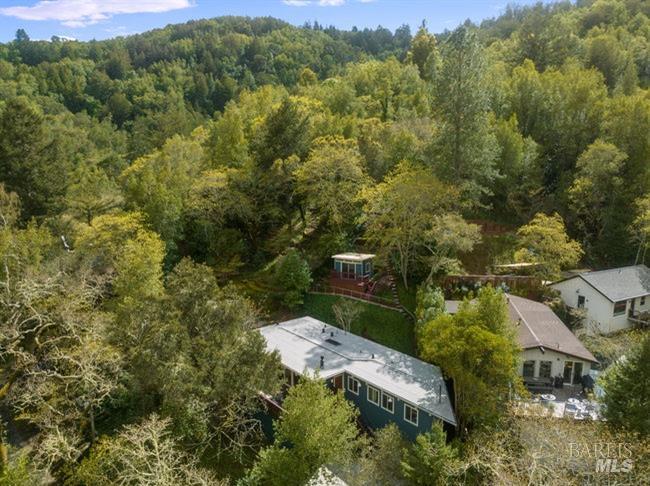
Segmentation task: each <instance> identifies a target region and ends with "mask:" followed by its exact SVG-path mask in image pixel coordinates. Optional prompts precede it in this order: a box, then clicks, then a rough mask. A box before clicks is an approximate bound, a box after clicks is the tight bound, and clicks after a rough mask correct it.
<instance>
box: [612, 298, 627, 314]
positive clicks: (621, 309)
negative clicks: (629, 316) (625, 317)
mask: <svg viewBox="0 0 650 486" xmlns="http://www.w3.org/2000/svg"><path fill="white" fill-rule="evenodd" d="M626 308H627V300H622V301H620V302H616V303H615V304H614V315H615V316H620V315H621V314H625V309H626Z"/></svg>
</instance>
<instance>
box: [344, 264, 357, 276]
mask: <svg viewBox="0 0 650 486" xmlns="http://www.w3.org/2000/svg"><path fill="white" fill-rule="evenodd" d="M341 273H342V275H341V276H342V277H343V278H354V276H355V275H356V265H355V264H354V263H348V262H343V263H341Z"/></svg>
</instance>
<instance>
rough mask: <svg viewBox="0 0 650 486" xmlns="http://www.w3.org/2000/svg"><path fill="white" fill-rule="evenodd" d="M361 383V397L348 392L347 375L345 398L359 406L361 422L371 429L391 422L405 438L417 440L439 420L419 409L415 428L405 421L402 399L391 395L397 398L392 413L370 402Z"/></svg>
mask: <svg viewBox="0 0 650 486" xmlns="http://www.w3.org/2000/svg"><path fill="white" fill-rule="evenodd" d="M359 382H360V383H361V387H360V388H359V395H355V394H354V393H352V392H351V391H349V390H348V375H347V373H346V375H345V380H344V387H345V398H347V399H348V400H350V401H351V402H353V403H354V404H355V405H356V406H357V408H358V409H359V412H360V414H361V420H362V421H363V423H364V424H366V425H367V426H368V427H370V428H371V429H380V428H382V427H385V426H386V425H388V424H389V423H391V422H395V424H397V426H398V427H399V429H400V430H401V431H402V433H403V434H404V436H405V437H407V438H408V439H410V440H415V438H416V437H417V435H418V434H421V433H424V432H428V431H430V430H431V427H432V426H433V421H434V420H438V419H436V418H435V417H433V416H432V415H430V414H428V413H427V412H425V411H423V410H422V409H418V425H417V426H415V425H413V424H411V423H410V422H407V421H406V420H404V402H403V401H402V400H401V399H400V397H397V396H395V395H391V396H393V397H394V398H395V412H394V413H390V412H388V411H387V410H384V409H383V408H381V406H380V405H375V404H374V403H372V402H369V401H368V390H367V385H366V383H364V382H363V381H362V380H359ZM380 404H381V401H380Z"/></svg>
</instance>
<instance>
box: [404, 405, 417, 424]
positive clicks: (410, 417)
mask: <svg viewBox="0 0 650 486" xmlns="http://www.w3.org/2000/svg"><path fill="white" fill-rule="evenodd" d="M404 420H406V421H407V422H408V423H410V424H413V425H417V424H418V409H417V408H415V407H411V406H410V405H409V404H408V403H405V404H404Z"/></svg>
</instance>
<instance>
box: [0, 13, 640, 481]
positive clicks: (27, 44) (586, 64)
mask: <svg viewBox="0 0 650 486" xmlns="http://www.w3.org/2000/svg"><path fill="white" fill-rule="evenodd" d="M649 15H650V4H648V2H644V1H642V0H597V1H590V0H582V1H578V2H577V5H572V4H571V3H569V2H563V3H558V4H554V5H548V6H542V5H538V6H534V7H529V8H519V7H511V8H508V9H507V11H506V13H505V14H504V15H502V16H501V17H499V18H496V19H493V20H489V21H485V22H483V23H482V24H481V25H472V24H470V23H466V24H465V25H462V26H459V27H458V28H457V29H455V30H453V31H451V32H445V33H441V34H439V35H434V34H433V33H430V32H428V30H427V28H426V26H422V27H421V28H420V29H419V30H418V31H417V32H415V33H411V31H410V29H409V28H408V27H406V26H405V27H402V28H400V29H398V30H397V31H395V32H391V31H389V30H387V29H383V28H377V29H375V30H356V29H355V30H352V31H342V30H338V29H335V28H329V27H324V26H321V25H318V24H316V23H315V24H313V25H308V26H304V27H295V26H291V25H289V24H287V23H285V22H283V21H280V20H276V19H272V18H257V19H250V18H234V17H224V18H218V19H212V20H202V21H195V22H189V23H187V24H183V25H172V26H168V27H165V28H164V29H159V30H155V31H151V32H146V33H143V34H139V35H134V36H129V37H125V38H117V39H113V40H108V41H92V42H77V41H65V40H62V39H57V38H54V39H52V41H51V42H45V41H31V40H30V39H29V36H28V33H26V32H24V31H22V30H21V31H18V32H17V34H16V39H15V40H14V41H13V42H10V43H6V44H0V262H1V263H2V265H1V270H0V284H1V287H2V291H1V292H2V293H1V297H0V322H1V323H0V326H2V327H0V376H1V378H2V380H1V381H0V398H1V399H2V400H3V411H4V412H3V416H4V417H6V419H7V421H8V422H9V424H8V426H7V430H8V431H9V442H11V443H14V444H24V443H26V441H28V440H29V441H32V442H31V443H36V444H37V445H38V446H37V447H34V448H33V449H30V451H29V452H28V453H27V452H26V453H25V454H24V455H23V456H21V459H20V460H19V461H18V465H15V464H14V466H12V467H15V468H16V470H15V472H14V473H12V474H15V475H16V477H17V478H18V477H19V476H20V477H23V478H26V479H24V480H25V482H24V483H18V482H16V483H9V484H33V483H34V482H36V481H37V480H36V479H34V478H36V477H37V476H34V475H38V478H39V480H40V479H41V478H42V477H43V476H41V475H42V474H45V477H46V479H52V478H55V479H56V480H58V481H61V482H62V481H68V483H66V484H118V483H117V482H112V481H113V480H115V478H116V477H120V475H122V474H126V473H125V471H127V470H128V467H129V466H128V465H129V464H133V461H135V460H136V459H134V457H135V455H136V453H137V451H138V450H141V449H142V448H143V446H142V444H140V443H138V441H140V440H145V439H143V437H144V438H146V437H149V438H150V440H151V441H153V442H155V443H160V447H161V449H162V450H163V451H164V453H163V455H165V458H164V460H161V458H160V455H157V456H156V457H153V455H152V456H151V457H149V456H148V457H138V458H137V461H141V463H139V464H141V465H142V468H143V469H142V470H147V471H148V472H151V473H152V474H153V472H154V471H160V470H164V471H166V473H167V474H169V476H168V477H166V478H164V480H165V481H167V482H164V481H162V480H161V481H162V482H159V483H148V484H215V483H216V481H217V480H216V479H214V478H215V477H217V478H226V477H227V476H231V475H232V476H233V477H238V476H241V475H242V471H241V470H238V468H241V464H249V463H250V461H248V462H247V459H246V452H242V451H248V450H249V447H253V448H255V447H257V445H258V443H257V442H256V437H257V436H256V434H255V432H256V431H257V429H256V427H255V426H253V425H251V423H252V422H253V420H252V418H251V417H252V416H253V415H252V414H253V413H254V412H255V410H256V407H257V406H258V405H257V401H256V396H257V392H258V391H259V390H265V391H268V392H269V393H271V392H273V391H277V390H278V389H279V386H280V385H279V376H278V369H279V362H278V358H277V356H276V355H274V354H268V353H266V352H265V351H264V343H263V342H262V340H261V337H260V336H259V335H257V334H256V333H250V332H249V330H250V329H252V328H254V327H256V326H257V325H258V323H259V321H260V320H261V319H263V318H264V317H265V316H266V315H268V312H269V309H267V308H264V302H263V301H257V300H255V301H253V300H250V299H249V298H248V297H246V296H244V291H243V290H242V289H249V290H250V288H251V287H255V286H256V285H267V284H268V279H267V276H268V274H269V273H272V272H273V271H275V270H273V268H274V267H273V266H274V265H276V263H277V262H278V261H284V262H287V261H290V258H291V257H289V256H287V255H294V253H292V251H293V250H291V251H290V249H297V251H298V252H300V254H301V255H303V256H304V259H305V260H306V261H307V263H308V264H309V266H310V267H311V269H312V270H313V269H317V268H318V267H320V266H322V265H323V263H324V262H326V261H327V258H328V257H329V256H330V255H332V254H334V253H335V252H338V251H344V250H349V249H351V248H356V247H360V246H363V247H364V248H368V249H369V250H373V251H374V252H376V253H378V255H379V259H380V262H381V263H382V264H383V265H385V266H390V267H392V268H393V269H394V271H395V272H396V273H398V274H400V275H401V277H402V279H403V283H404V286H405V287H408V286H409V285H410V284H411V283H412V282H416V283H417V282H420V281H422V280H425V279H426V280H427V281H430V280H431V278H432V277H435V276H441V275H444V274H446V273H448V272H452V271H460V270H461V269H460V262H459V259H458V255H459V254H461V253H467V252H469V251H471V250H472V248H473V247H474V245H475V244H476V243H477V242H478V239H479V236H478V232H477V231H478V230H477V228H476V227H475V226H474V225H473V224H470V223H468V221H469V220H475V219H481V220H488V221H490V222H494V223H502V224H506V225H509V226H510V227H512V228H514V229H516V228H518V227H522V229H521V230H520V233H519V237H520V239H519V246H520V247H519V248H518V251H516V252H513V253H512V255H510V256H511V257H512V260H513V261H522V262H531V261H533V262H536V263H544V267H543V268H544V274H543V275H542V276H544V277H546V278H549V279H550V278H556V277H558V276H559V272H560V270H561V269H564V268H568V267H575V266H577V265H578V264H583V265H590V266H601V267H605V266H615V265H623V264H631V263H634V261H635V259H638V258H639V255H643V254H644V252H645V248H646V247H647V245H648V241H649V240H650V238H648V235H650V90H649V89H650V18H649ZM540 213H543V214H540ZM555 213H557V215H555ZM531 235H532V236H531ZM540 235H541V236H540ZM547 235H551V236H552V238H551V239H555V237H556V236H558V235H560V237H561V239H562V241H563V242H564V246H563V247H562V248H560V250H559V251H560V253H559V254H558V255H556V254H554V253H553V251H554V250H556V249H555V248H552V249H549V248H547V247H545V246H544V241H545V240H544V237H545V236H547ZM540 241H542V242H541V243H540ZM283 256H284V259H282V257H283ZM296 258H297V259H298V260H300V258H298V257H297V256H296ZM303 263H304V262H302V260H300V261H298V262H297V263H295V265H296V266H294V267H292V270H291V275H294V274H296V273H300V272H301V271H302V270H301V268H302V267H301V266H300V265H301V264H303ZM276 266H277V265H276ZM270 269H271V270H270ZM296 269H297V270H296ZM306 273H307V276H306V277H305V278H304V279H303V280H304V282H303V284H301V285H302V286H303V287H304V283H305V282H306V285H309V282H310V279H309V276H308V274H309V269H307V270H306ZM229 282H230V283H229ZM232 282H234V283H232ZM260 282H262V283H260ZM287 285H288V286H289V287H290V286H291V285H294V283H293V282H289V283H288V284H287ZM296 285H298V284H296ZM303 290H304V289H303ZM253 293H254V292H253ZM285 297H286V296H285ZM298 300H299V299H298ZM288 302H289V300H288V299H287V300H285V301H284V303H285V304H286V303H288ZM272 310H273V311H274V310H277V309H275V308H274V309H272ZM215 323H216V324H215ZM152 414H153V415H152ZM146 417H148V418H146ZM145 418H146V420H145ZM0 425H2V424H0ZM125 425H127V428H122V427H123V426H125ZM129 427H131V428H129ZM2 428H3V427H1V426H0V432H1V431H2ZM3 436H4V437H6V436H7V433H6V431H5V432H4V435H0V440H2V439H3ZM99 437H102V438H101V439H99V440H98V438H99ZM0 446H2V444H0ZM146 448H147V447H144V449H146ZM3 451H4V454H3V455H4V458H3V457H0V464H1V463H2V462H3V460H4V461H6V460H7V456H6V449H5V448H4V446H2V450H0V452H3ZM13 452H14V453H15V452H16V451H13ZM220 453H223V454H220ZM129 454H134V456H129ZM224 455H227V457H228V459H227V460H225V459H223V456H224ZM12 457H14V456H12ZM215 457H217V458H218V460H217V459H215ZM21 461H22V462H21ZM156 461H159V462H156ZM232 463H235V464H240V465H239V466H237V465H235V466H233V465H232ZM32 464H34V465H35V466H34V467H32ZM80 464H81V466H80ZM36 466H38V467H36ZM35 470H38V472H35ZM0 471H1V468H0ZM43 471H46V472H45V473H44V472H43ZM233 471H234V472H233ZM476 474H479V472H476ZM21 475H22V476H21ZM30 475H31V476H30ZM486 477H487V476H486ZM46 479H43V481H45V480H46ZM16 481H18V480H16ZM101 481H105V482H101ZM115 481H116V480H115ZM251 481H252V479H251ZM486 481H487V482H488V483H489V480H487V479H486ZM542 482H543V481H542ZM120 484H137V482H136V480H135V479H134V480H133V481H132V482H129V481H128V480H127V481H126V482H124V483H120ZM251 484H253V483H251ZM260 484H266V483H260ZM414 484H415V483H414Z"/></svg>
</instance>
